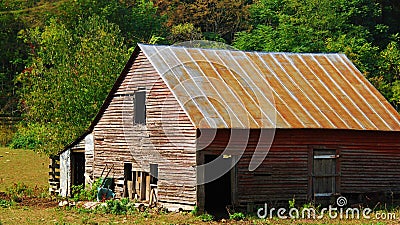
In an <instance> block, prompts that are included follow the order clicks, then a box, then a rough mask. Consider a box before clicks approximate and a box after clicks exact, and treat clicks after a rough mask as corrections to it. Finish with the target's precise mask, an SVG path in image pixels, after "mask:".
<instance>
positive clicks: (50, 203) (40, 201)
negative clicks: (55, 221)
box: [18, 198, 58, 209]
mask: <svg viewBox="0 0 400 225" xmlns="http://www.w3.org/2000/svg"><path fill="white" fill-rule="evenodd" d="M18 205H20V206H34V207H36V208H43V209H45V208H54V207H57V206H58V202H57V201H55V200H53V199H50V198H23V199H22V201H21V202H20V203H18Z"/></svg>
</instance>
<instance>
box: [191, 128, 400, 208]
mask: <svg viewBox="0 0 400 225" xmlns="http://www.w3.org/2000/svg"><path fill="white" fill-rule="evenodd" d="M259 133H260V130H251V133H250V138H249V139H248V144H247V147H246V150H245V152H244V154H243V156H242V157H241V159H240V161H239V162H238V164H237V165H236V174H237V178H236V180H237V181H236V184H237V187H236V190H234V191H235V192H236V195H237V196H236V201H237V202H236V204H238V205H243V206H244V205H247V204H249V203H254V204H263V203H276V202H278V201H281V202H284V203H285V204H286V205H287V201H288V200H291V199H292V198H295V199H296V200H299V201H300V202H305V201H310V200H311V197H312V195H313V192H312V188H311V187H312V180H311V179H312V178H311V177H312V166H313V165H312V160H313V155H312V152H313V149H325V150H327V149H331V150H335V152H336V153H337V154H338V158H337V159H336V160H338V164H337V165H338V166H337V168H336V169H337V174H338V176H337V178H336V181H337V185H336V190H335V191H336V192H337V193H338V194H343V195H348V194H356V195H357V194H363V193H385V192H386V193H388V192H389V193H391V192H393V193H400V179H398V178H399V173H400V132H382V131H351V130H324V129H277V130H276V133H275V138H274V141H273V144H272V146H271V148H270V150H269V152H268V155H267V157H266V159H265V160H264V161H263V163H262V164H261V165H260V166H259V167H258V168H257V169H256V170H254V171H249V169H248V165H249V162H250V160H251V157H252V155H253V153H254V149H255V146H256V145H257V141H258V137H259ZM229 134H230V130H218V132H217V135H216V138H215V139H214V141H213V143H211V144H210V145H209V146H208V147H207V148H205V149H203V150H201V151H200V153H199V155H204V154H221V152H222V151H223V150H224V148H225V146H226V145H227V143H228V140H229ZM246 139H247V138H246V137H244V138H243V140H240V141H239V140H236V142H237V143H238V145H240V144H241V143H240V142H245V141H247V140H246ZM199 190H201V188H199ZM205 194H207V193H205Z"/></svg>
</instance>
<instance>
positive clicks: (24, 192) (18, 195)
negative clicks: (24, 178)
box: [6, 182, 34, 202]
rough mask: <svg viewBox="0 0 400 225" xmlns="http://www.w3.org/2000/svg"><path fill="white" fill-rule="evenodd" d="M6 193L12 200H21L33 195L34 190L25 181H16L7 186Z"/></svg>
mask: <svg viewBox="0 0 400 225" xmlns="http://www.w3.org/2000/svg"><path fill="white" fill-rule="evenodd" d="M6 194H7V195H8V196H9V197H10V199H11V200H12V201H15V202H19V201H21V199H22V198H25V197H33V196H34V190H33V189H32V188H30V187H28V186H27V185H26V184H24V183H20V182H18V183H14V184H13V185H12V186H11V187H8V188H6Z"/></svg>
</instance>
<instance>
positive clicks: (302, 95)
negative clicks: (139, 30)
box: [139, 45, 400, 131]
mask: <svg viewBox="0 0 400 225" xmlns="http://www.w3.org/2000/svg"><path fill="white" fill-rule="evenodd" d="M139 47H140V49H141V50H142V51H143V52H144V53H145V54H146V56H147V57H148V59H149V60H150V62H151V63H152V65H153V66H154V68H155V69H156V70H157V72H158V73H159V74H160V75H161V77H162V78H163V80H164V81H165V83H166V84H167V85H168V87H169V88H170V89H171V91H172V93H173V94H174V96H175V97H176V98H177V100H178V102H179V104H180V105H181V106H182V107H183V109H184V110H185V111H186V113H187V114H188V116H189V117H190V119H191V120H192V122H193V124H194V125H195V126H196V127H197V128H326V129H353V130H385V131H386V130H391V131H400V115H399V114H398V113H397V111H396V110H395V109H394V108H393V107H392V106H391V105H390V104H389V103H388V102H387V101H386V100H385V99H384V97H383V96H382V95H381V94H380V93H379V92H378V91H377V90H376V89H375V88H374V87H373V86H372V85H371V84H370V83H369V82H368V81H367V80H366V78H365V77H364V76H363V75H362V74H361V73H360V72H359V71H358V70H357V68H355V66H354V65H353V64H352V63H351V62H350V60H349V59H348V58H347V57H346V56H345V55H343V54H295V53H263V52H242V51H232V50H217V49H199V48H186V47H178V46H154V45H139Z"/></svg>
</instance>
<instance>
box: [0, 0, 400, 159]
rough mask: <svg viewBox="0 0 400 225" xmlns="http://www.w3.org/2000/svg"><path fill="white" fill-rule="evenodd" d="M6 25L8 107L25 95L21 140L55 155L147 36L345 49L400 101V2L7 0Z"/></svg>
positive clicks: (1, 15)
mask: <svg viewBox="0 0 400 225" xmlns="http://www.w3.org/2000/svg"><path fill="white" fill-rule="evenodd" d="M0 24H1V26H0V43H1V45H0V85H1V89H0V114H4V113H6V114H13V113H14V114H15V108H16V107H15V104H16V102H19V109H20V113H22V118H23V121H22V123H21V124H20V125H19V127H18V132H17V134H16V135H15V137H14V141H13V145H14V146H15V147H24V148H34V149H38V150H40V151H44V152H46V153H49V154H52V153H55V152H57V151H59V150H60V149H62V148H63V147H64V146H65V144H67V143H69V142H71V141H72V140H74V138H76V137H77V136H78V135H80V134H81V133H82V132H83V131H84V130H85V129H86V128H87V127H88V125H89V124H90V122H91V121H92V119H93V117H94V116H95V115H96V113H97V112H98V110H99V108H100V106H101V104H102V103H103V101H104V100H105V97H106V95H107V93H108V91H109V90H110V88H111V86H112V85H113V83H114V81H115V79H116V77H117V76H118V74H119V73H120V71H121V69H122V68H123V66H124V63H125V62H126V59H127V57H128V55H129V51H131V50H132V49H133V47H134V46H136V43H138V42H142V43H152V44H155V43H162V44H174V43H176V42H183V41H188V40H195V39H206V40H214V41H219V42H224V43H227V44H233V45H234V47H236V48H239V49H242V50H257V51H289V52H342V53H344V54H346V55H347V56H348V57H349V58H350V59H351V60H352V61H353V62H354V63H355V64H356V66H357V67H358V68H359V69H360V71H361V72H362V73H363V74H364V75H365V77H367V78H368V79H369V80H370V81H371V83H372V84H373V85H374V86H375V87H377V88H378V90H379V91H380V92H381V93H382V94H383V95H384V96H385V97H386V98H387V99H388V100H389V101H390V102H391V103H392V104H393V105H394V106H395V107H396V108H397V109H398V110H400V38H399V33H400V3H399V1H394V0H253V1H249V0H233V1H232V0H159V1H151V0H118V1H109V0H74V1H65V0H4V1H1V2H0ZM18 37H19V38H18ZM17 114H18V113H17Z"/></svg>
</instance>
